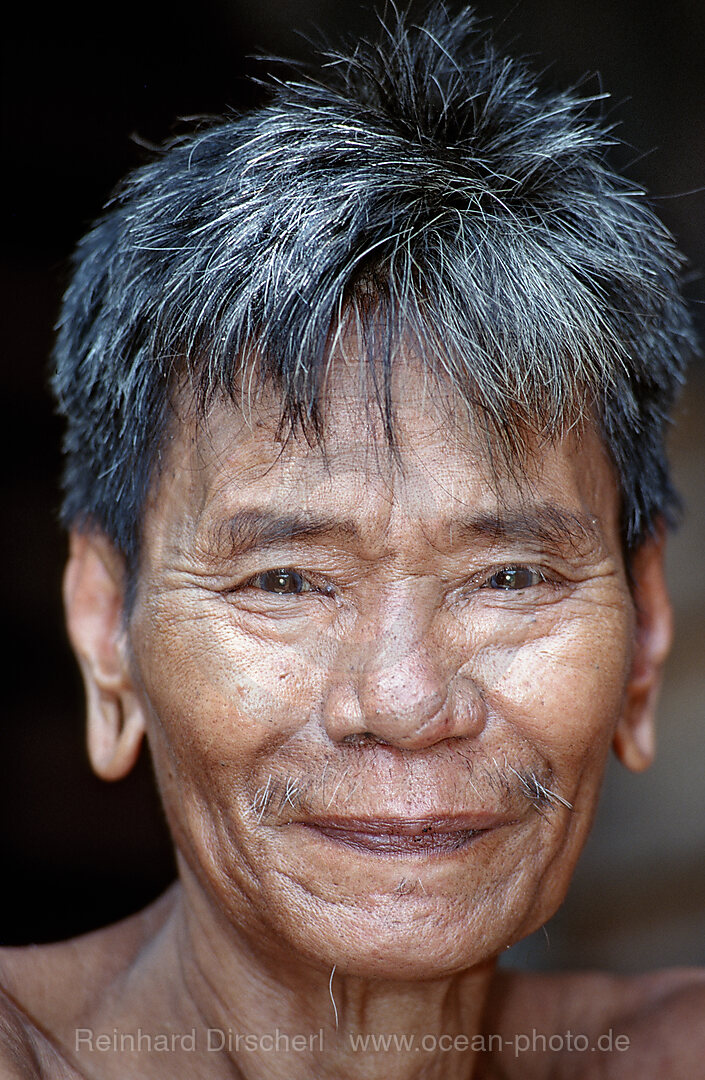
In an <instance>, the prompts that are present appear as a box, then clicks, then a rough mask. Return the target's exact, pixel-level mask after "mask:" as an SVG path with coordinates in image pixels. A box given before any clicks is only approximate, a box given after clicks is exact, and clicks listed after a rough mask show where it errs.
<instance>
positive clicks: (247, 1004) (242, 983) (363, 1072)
mask: <svg viewBox="0 0 705 1080" xmlns="http://www.w3.org/2000/svg"><path fill="white" fill-rule="evenodd" d="M169 923H170V925H169V926H168V927H165V932H164V934H163V939H164V946H165V947H167V948H168V949H169V951H170V953H171V955H174V954H176V955H177V956H178V958H179V963H178V972H176V971H174V978H173V981H172V982H171V985H170V987H169V995H170V997H171V1005H170V1012H169V1015H170V1017H171V1018H172V1023H173V1017H174V1016H175V1015H178V1016H179V1017H180V1018H183V1022H184V1023H185V1024H187V1025H188V1027H187V1030H191V1029H192V1028H193V1027H194V1026H195V1027H196V1028H197V1030H198V1031H199V1033H202V1034H200V1036H199V1039H198V1042H199V1043H200V1047H199V1049H200V1050H202V1051H206V1053H205V1054H204V1056H205V1058H206V1059H207V1067H208V1068H209V1069H210V1071H209V1072H207V1073H204V1074H203V1075H208V1076H210V1075H212V1076H213V1077H214V1078H215V1077H218V1076H219V1075H221V1074H222V1075H223V1076H225V1075H228V1076H231V1077H232V1076H233V1074H234V1075H236V1076H238V1077H242V1078H245V1080H250V1078H252V1080H254V1078H257V1080H264V1078H267V1080H277V1078H279V1077H281V1078H287V1080H299V1078H301V1080H303V1078H308V1077H310V1076H312V1075H315V1076H317V1077H320V1078H321V1080H326V1078H328V1077H330V1078H339V1077H341V1076H345V1077H346V1078H349V1080H356V1078H358V1077H360V1078H362V1077H364V1078H365V1080H375V1078H377V1077H380V1080H381V1078H385V1080H411V1078H413V1077H421V1076H423V1077H424V1078H432V1077H441V1076H442V1077H443V1078H444V1080H451V1078H460V1077H462V1078H464V1080H468V1078H470V1077H472V1076H473V1075H476V1070H475V1068H474V1066H475V1065H476V1064H477V1061H478V1059H479V1055H476V1054H475V1053H473V1050H472V1047H473V1036H474V1035H476V1034H478V1033H480V1032H481V1030H482V1017H483V1012H484V1010H485V1005H486V1001H487V997H488V994H489V990H490V984H491V981H492V976H493V971H494V962H488V963H487V964H485V965H482V966H481V967H478V968H473V969H470V970H469V971H464V972H462V973H459V974H454V975H450V976H448V977H445V978H442V979H437V980H424V981H418V982H411V981H399V980H395V979H394V978H392V977H390V978H383V977H375V978H373V979H371V978H364V977H362V976H360V975H355V974H349V973H346V972H345V971H342V970H338V969H337V968H334V969H331V970H325V969H322V968H321V967H318V966H316V965H315V964H314V963H313V962H307V961H306V960H305V959H303V958H302V957H300V956H297V957H295V958H288V957H286V956H283V955H281V954H278V955H277V954H275V953H274V952H272V951H267V952H264V953H263V952H259V951H255V950H254V949H253V948H252V947H251V945H250V944H249V943H248V941H247V940H245V939H244V938H243V936H242V935H241V934H240V933H239V932H238V931H237V930H236V929H234V928H233V927H232V926H231V925H230V924H229V923H227V922H226V921H225V920H223V919H221V918H220V917H219V916H218V915H217V914H216V913H214V912H213V910H212V908H211V906H210V904H209V903H208V901H207V900H205V898H204V897H203V894H201V893H200V891H199V890H198V889H195V890H194V889H189V888H188V887H187V889H186V890H183V889H182V890H181V891H180V892H179V894H178V899H177V900H176V902H175V904H174V907H173V909H172V912H171V914H170V916H169ZM162 970H163V969H162ZM172 970H173V968H172ZM162 979H163V976H162ZM177 987H178V989H177ZM175 994H176V995H177V996H178V1006H177V1005H176V1001H175V999H174V995H175ZM475 1045H476V1046H477V1045H478V1044H477V1042H476V1043H475ZM191 1064H192V1065H193V1061H192V1062H191ZM172 1075H174V1074H173V1072H172Z"/></svg>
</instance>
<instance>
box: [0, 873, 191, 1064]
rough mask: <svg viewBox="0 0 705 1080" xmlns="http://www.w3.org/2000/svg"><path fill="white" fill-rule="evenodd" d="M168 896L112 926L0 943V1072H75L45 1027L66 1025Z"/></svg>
mask: <svg viewBox="0 0 705 1080" xmlns="http://www.w3.org/2000/svg"><path fill="white" fill-rule="evenodd" d="M171 904H172V896H171V895H170V893H167V894H166V895H165V896H164V897H162V898H161V899H160V900H158V901H157V903H156V904H153V905H152V906H151V907H149V908H147V909H146V910H145V911H143V912H140V913H139V914H138V915H135V916H133V917H132V918H130V919H126V920H124V921H123V922H120V923H116V924H115V925H114V926H110V927H107V928H106V929H104V930H98V931H95V932H94V933H90V934H86V935H84V936H82V937H78V938H74V939H72V940H70V941H62V942H57V943H56V944H51V945H28V946H26V947H23V948H4V949H0V1075H1V1076H2V1077H3V1078H4V1077H5V1076H7V1077H8V1080H10V1078H11V1080H20V1078H21V1080H25V1078H27V1080H30V1078H31V1080H37V1078H40V1077H45V1076H46V1077H51V1078H52V1080H54V1078H56V1080H64V1077H66V1078H77V1077H79V1076H80V1075H81V1074H80V1073H79V1072H77V1071H76V1070H75V1069H74V1068H73V1067H72V1066H71V1064H70V1063H69V1061H68V1059H67V1058H66V1057H65V1056H64V1055H63V1053H62V1051H61V1048H60V1046H61V1041H60V1040H56V1039H55V1038H54V1037H53V1034H52V1033H55V1032H61V1031H62V1030H64V1029H67V1028H71V1027H72V1025H73V1024H74V1023H75V1022H76V1020H77V1019H78V1018H80V1017H81V1016H82V1015H83V1014H84V1013H85V1012H86V1010H87V1009H89V1008H90V1007H91V1005H92V1003H94V1002H95V1000H96V998H98V997H100V996H101V995H103V994H106V993H108V992H109V988H110V986H111V985H112V984H113V982H114V981H115V979H116V978H119V977H120V976H121V974H122V973H123V972H124V971H126V970H127V969H128V968H129V966H130V965H131V963H132V962H133V961H134V958H135V956H136V955H137V954H138V953H139V951H140V950H141V949H142V948H143V946H144V945H145V943H146V942H148V941H149V940H150V939H151V938H152V936H153V935H154V933H155V931H156V930H157V929H158V928H159V926H160V925H161V924H162V923H163V921H164V920H165V918H166V915H167V913H168V911H169V910H170V908H171Z"/></svg>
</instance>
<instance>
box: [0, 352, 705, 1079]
mask: <svg viewBox="0 0 705 1080" xmlns="http://www.w3.org/2000/svg"><path fill="white" fill-rule="evenodd" d="M357 385H358V384H357V381H356V378H355V372H354V371H350V370H349V368H348V366H347V364H346V363H345V362H344V361H343V360H342V359H340V360H338V361H337V362H336V364H335V365H334V368H333V372H332V376H331V390H330V400H329V410H328V414H327V415H328V417H329V419H328V421H327V432H326V448H325V455H324V454H323V453H322V451H321V449H320V448H318V447H315V446H311V445H309V444H308V443H307V442H306V441H305V440H296V439H295V440H291V441H289V442H285V443H284V442H282V441H281V439H280V438H278V435H277V410H276V402H274V401H273V400H272V401H267V400H266V399H264V398H263V399H262V400H261V401H260V402H259V404H258V405H257V407H256V408H255V409H254V410H253V413H252V415H251V416H250V417H249V418H248V419H247V420H245V419H244V418H243V417H241V416H240V415H238V414H236V413H235V412H234V411H233V409H232V407H231V406H226V405H225V404H224V403H217V404H216V405H215V406H214V407H213V410H212V413H211V416H210V419H209V424H208V425H207V427H204V426H203V425H200V426H198V425H196V424H195V423H194V421H193V420H192V419H191V418H189V414H188V410H187V409H186V408H184V412H183V416H181V417H180V418H178V417H177V418H175V423H174V428H173V438H172V439H171V442H170V445H169V448H168V450H167V452H166V454H165V459H164V462H163V465H162V468H161V471H160V474H159V476H158V478H157V479H156V480H155V483H154V487H153V490H152V492H151V495H150V498H149V502H148V506H147V508H146V512H145V518H144V529H143V547H142V554H141V563H140V568H139V578H138V583H137V590H136V598H135V601H134V604H133V606H132V607H131V609H130V611H129V612H126V611H125V603H124V601H125V574H124V567H123V565H122V560H121V558H120V556H119V554H118V553H117V552H116V551H115V550H114V549H113V547H112V546H111V544H110V543H109V541H108V540H107V539H106V538H105V537H104V536H102V535H101V534H100V533H98V532H90V531H85V532H83V533H76V534H75V535H74V536H73V538H72V545H71V555H70V560H69V564H68V568H67V574H66V585H65V596H66V607H67V622H68V628H69V633H70V636H71V639H72V642H73V645H74V649H75V651H76V654H77V656H78V659H79V663H80V665H81V669H82V672H83V676H84V680H85V683H86V693H87V702H88V745H89V751H90V755H91V759H92V762H93V766H94V768H95V769H96V771H97V772H98V774H99V775H101V776H103V777H105V778H106V779H117V778H119V777H121V776H123V775H125V774H126V773H127V772H128V771H129V770H130V768H131V767H132V765H133V764H134V762H135V760H136V758H137V755H138V753H139V751H140V745H141V743H142V740H143V738H145V737H146V739H147V740H148V741H149V745H150V751H151V754H152V757H153V760H154V767H155V774H156V777H157V782H158V785H159V789H160V793H161V797H162V801H163V804H164V807H165V811H166V814H167V818H168V821H169V826H170V829H171V833H172V836H173V839H174V843H175V847H176V851H177V859H178V865H179V881H178V883H177V884H176V885H175V886H174V887H173V888H172V889H171V890H170V891H169V892H168V893H167V894H166V895H165V896H164V897H162V898H161V899H160V900H159V901H158V902H157V903H156V904H155V905H153V906H152V907H151V908H149V909H147V910H146V911H144V912H142V913H141V914H139V915H137V916H135V917H134V918H132V919H129V920H127V921H126V922H124V923H120V924H118V925H116V926H113V927H110V928H108V929H106V930H102V931H99V932H97V933H94V934H91V935H89V936H87V937H84V938H80V939H77V940H75V941H70V942H66V943H61V944H58V945H52V946H41V947H36V948H29V949H16V950H15V949H11V950H5V951H4V952H3V953H2V954H1V955H0V982H1V983H2V985H3V987H4V996H3V999H2V1015H3V1022H4V1027H5V1030H6V1040H5V1045H4V1049H3V1051H2V1053H3V1054H4V1057H2V1058H0V1062H2V1075H3V1076H7V1077H17V1078H19V1077H32V1078H36V1077H52V1078H53V1077H57V1078H63V1077H83V1078H85V1080H110V1078H117V1077H120V1078H124V1077H126V1076H139V1077H140V1078H154V1080H157V1078H160V1077H161V1078H167V1077H168V1078H172V1080H173V1078H175V1077H181V1076H183V1077H188V1078H192V1077H196V1076H197V1077H199V1078H200V1077H203V1078H213V1080H218V1078H220V1077H222V1078H225V1077H230V1078H232V1077H242V1078H247V1080H250V1078H257V1080H277V1078H284V1077H287V1078H289V1080H299V1078H301V1080H303V1078H309V1077H311V1076H315V1077H317V1078H321V1080H327V1078H337V1080H340V1078H341V1077H345V1078H346V1080H357V1078H360V1080H362V1078H364V1080H376V1078H377V1077H379V1078H380V1080H421V1078H424V1080H427V1078H435V1077H438V1078H441V1077H442V1078H443V1080H455V1078H464V1080H470V1078H492V1077H494V1078H500V1077H510V1078H511V1077H518V1078H521V1080H531V1078H533V1077H537V1078H539V1077H551V1078H556V1077H564V1076H565V1077H570V1078H571V1080H574V1078H576V1077H578V1078H579V1077H612V1076H615V1077H625V1078H627V1077H634V1078H639V1080H645V1078H648V1077H654V1078H658V1080H663V1078H664V1077H668V1078H669V1080H674V1078H679V1077H683V1078H684V1080H685V1078H687V1080H692V1078H693V1077H697V1076H698V1075H703V1071H702V1069H703V1067H702V1061H703V1060H705V1042H704V1038H705V1037H704V1035H703V1031H704V1029H705V1025H704V1024H703V1022H702V1021H703V1017H704V1016H705V977H704V976H703V974H702V973H700V972H697V971H690V970H683V969H681V970H670V971H665V972H659V973H656V974H651V975H647V976H643V977H634V978H624V977H615V976H610V975H606V974H564V975H545V976H544V975H528V974H513V973H510V972H505V971H497V969H496V966H495V965H496V958H497V956H498V955H500V954H501V952H502V950H503V949H505V948H506V947H508V946H509V945H511V944H513V943H514V942H516V941H518V940H520V939H521V938H523V937H525V936H526V935H527V934H529V933H531V932H532V931H534V930H535V929H537V928H538V927H539V926H541V925H543V924H544V923H545V922H546V920H547V919H548V918H550V916H551V915H552V914H553V912H554V911H555V910H556V909H557V907H558V906H559V905H560V903H561V902H562V900H563V897H564V896H565V892H566V890H567V887H568V883H569V881H570V878H571V875H572V872H573V868H574V866H575V863H576V860H577V858H578V856H579V853H580V851H581V849H582V847H583V844H584V842H585V839H586V837H587V835H588V833H589V829H590V826H591V823H592V819H593V815H594V811H595V806H596V803H597V799H598V795H599V788H600V782H601V778H602V774H603V770H604V765H605V761H606V758H607V755H608V753H609V752H610V749H611V748H612V749H613V750H614V751H615V752H616V754H617V755H618V757H619V758H620V759H621V761H622V762H623V763H624V764H625V765H626V766H627V767H628V768H630V769H634V770H640V769H644V768H646V767H647V766H648V764H649V763H650V761H651V758H652V756H653V720H654V709H655V702H656V695H657V691H658V686H659V680H660V674H661V668H662V665H663V662H664V659H665V657H666V655H667V652H668V648H669V645H670V641H671V616H670V608H669V604H668V598H667V595H666V590H665V586H664V580H663V551H662V543H661V541H660V539H659V538H658V537H655V538H652V539H650V540H648V541H647V542H646V543H644V545H643V546H642V548H641V549H640V550H639V552H637V554H636V557H635V558H634V561H633V565H632V567H631V577H632V580H631V581H630V580H629V578H628V575H627V572H626V568H625V565H624V559H623V554H622V546H621V539H620V534H619V498H618V492H617V487H616V483H615V479H614V475H613V471H612V467H611V465H610V463H609V461H608V460H607V458H606V455H605V452H604V450H603V447H602V445H601V443H600V441H599V438H598V437H597V435H596V434H595V432H594V431H593V430H592V428H591V426H590V425H589V424H586V425H585V427H584V428H583V429H582V430H581V431H572V432H570V433H567V434H566V435H565V436H564V437H563V438H562V439H559V440H557V441H555V442H554V443H550V444H541V443H539V442H538V441H537V442H536V444H535V445H533V446H531V447H529V448H528V452H527V460H526V461H525V462H524V463H523V470H509V471H507V474H506V475H505V474H504V473H503V472H502V471H501V469H500V470H498V467H497V463H496V460H495V461H494V465H493V466H491V465H490V463H489V462H488V456H487V451H486V446H485V444H484V443H483V442H482V440H479V439H476V437H475V435H474V432H473V429H472V426H471V425H470V424H465V425H464V424H463V422H461V420H457V422H456V423H455V425H452V424H451V425H449V423H448V414H447V411H444V410H443V409H442V408H441V407H440V406H435V405H434V404H433V402H432V401H429V399H428V392H427V388H426V386H425V383H424V378H423V374H422V372H421V371H420V369H419V368H418V367H417V366H416V365H415V363H414V361H413V358H408V362H407V364H406V365H405V366H403V367H402V368H400V369H399V371H398V372H397V374H396V375H395V383H394V386H393V392H394V399H395V402H396V409H397V421H398V429H399V430H398V436H399V455H398V456H397V457H396V458H394V457H393V456H392V455H390V454H389V453H388V452H387V450H386V447H385V445H384V439H383V435H382V433H381V431H379V430H376V427H375V423H374V421H372V422H371V421H370V418H369V415H368V410H366V409H365V408H364V405H363V404H361V403H360V401H359V400H358V398H357V396H356V394H357ZM209 1029H211V1030H223V1031H233V1032H239V1033H251V1034H253V1035H254V1036H256V1037H258V1038H259V1037H261V1036H262V1035H265V1034H266V1033H271V1032H274V1031H275V1029H278V1030H279V1031H280V1032H282V1033H286V1034H288V1035H290V1036H292V1037H293V1036H294V1035H296V1034H299V1035H302V1036H303V1035H305V1036H306V1037H307V1038H310V1043H309V1044H308V1045H307V1047H306V1048H301V1049H297V1050H289V1051H286V1050H280V1051H278V1052H276V1051H272V1050H271V1049H269V1048H268V1047H267V1046H265V1045H264V1043H261V1044H260V1043H258V1044H257V1045H255V1046H253V1047H252V1048H242V1047H240V1048H231V1047H228V1046H227V1045H226V1046H224V1047H222V1048H219V1049H212V1048H209V1046H208V1030H209ZM138 1030H139V1031H141V1032H142V1033H147V1034H148V1035H151V1036H155V1035H156V1034H158V1033H161V1035H162V1036H166V1035H169V1036H170V1037H171V1036H173V1037H174V1038H175V1042H174V1044H173V1045H172V1047H171V1049H169V1050H158V1049H153V1050H151V1051H146V1050H144V1049H136V1050H134V1051H133V1050H131V1049H130V1048H129V1046H128V1048H127V1049H125V1048H123V1049H116V1048H108V1049H101V1048H100V1046H105V1045H107V1043H110V1040H111V1039H113V1038H116V1037H118V1036H120V1035H124V1034H125V1033H127V1034H129V1033H133V1034H136V1033H137V1032H138ZM532 1032H535V1033H538V1034H544V1035H545V1036H546V1037H550V1036H556V1037H563V1040H564V1042H563V1044H561V1045H560V1046H558V1044H557V1042H556V1039H555V1038H554V1042H553V1045H552V1046H551V1047H548V1048H547V1049H546V1050H545V1051H543V1050H542V1049H540V1048H539V1049H533V1050H532V1049H528V1048H526V1049H521V1050H520V1052H518V1047H523V1045H524V1044H523V1043H522V1042H519V1043H517V1041H516V1040H517V1038H518V1037H519V1036H524V1037H526V1035H527V1034H528V1035H529V1036H530V1035H531V1033H532ZM568 1032H570V1033H571V1034H572V1036H573V1037H575V1036H576V1035H579V1036H580V1037H581V1043H580V1045H581V1046H583V1045H584V1044H583V1042H582V1040H583V1039H586V1040H587V1042H588V1047H587V1049H583V1050H579V1049H578V1050H576V1049H575V1048H571V1047H570V1046H569V1045H566V1039H567V1033H568ZM610 1032H611V1033H612V1039H613V1040H614V1038H616V1037H619V1038H620V1044H619V1047H615V1046H614V1045H611V1046H607V1045H606V1043H605V1042H604V1041H602V1042H598V1040H600V1038H601V1037H603V1036H606V1035H607V1034H608V1033H610ZM86 1033H89V1034H86ZM394 1033H397V1034H400V1033H403V1034H405V1035H406V1036H407V1037H409V1038H411V1037H413V1038H414V1039H416V1043H415V1044H411V1046H410V1048H407V1049H405V1048H404V1047H403V1046H402V1047H398V1046H397V1047H392V1048H390V1049H388V1050H386V1051H385V1050H377V1051H375V1050H372V1049H370V1048H369V1047H368V1049H367V1050H366V1051H362V1050H360V1049H355V1042H354V1040H355V1039H356V1038H357V1037H358V1036H360V1035H363V1036H364V1035H365V1034H374V1035H376V1036H384V1035H393V1034H394ZM188 1034H192V1036H193V1044H192V1043H191V1042H189V1041H188V1040H187V1042H186V1043H185V1044H184V1043H180V1041H179V1040H180V1039H181V1038H182V1036H185V1035H188ZM100 1036H102V1037H103V1041H102V1043H100V1044H99V1043H98V1040H99V1038H100ZM491 1037H493V1038H492V1039H491ZM500 1038H501V1040H502V1043H501V1049H500V1048H499V1042H500ZM424 1039H425V1042H424V1043H423V1048H422V1049H421V1050H419V1049H417V1047H418V1046H419V1045H420V1044H421V1041H422V1040H424ZM106 1040H107V1043H106ZM434 1040H435V1045H437V1046H442V1047H443V1049H440V1050H438V1049H436V1050H435V1051H434V1050H431V1049H428V1047H429V1046H430V1045H431V1044H432V1043H433V1041H434ZM448 1040H451V1041H450V1042H449V1041H448ZM299 1045H300V1044H299ZM448 1047H450V1049H447V1048H448ZM592 1047H594V1049H592ZM698 1070H700V1071H698Z"/></svg>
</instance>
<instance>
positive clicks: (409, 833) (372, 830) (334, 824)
mask: <svg viewBox="0 0 705 1080" xmlns="http://www.w3.org/2000/svg"><path fill="white" fill-rule="evenodd" d="M298 824H299V825H303V826H304V827H305V828H307V829H310V830H312V831H314V832H316V833H318V834H319V835H322V836H324V837H326V838H327V839H329V840H332V841H333V842H334V843H339V844H344V845H345V846H347V847H351V848H356V849H357V850H358V851H366V852H369V853H371V854H375V855H413V856H416V857H419V856H428V855H442V854H452V853H453V852H456V851H460V850H462V849H463V848H465V847H467V846H468V845H469V844H470V843H471V842H472V841H473V840H475V839H476V838H477V837H479V836H482V835H483V834H484V833H487V832H490V831H491V830H493V829H497V828H499V827H501V826H502V825H509V824H511V822H510V821H509V820H508V819H507V818H506V817H499V816H497V815H496V814H490V813H485V812H482V813H475V814H465V815H459V816H441V817H439V816H434V817H421V818H408V817H405V818H403V819H401V818H348V817H346V818H338V817H325V818H313V819H308V820H305V821H300V822H298Z"/></svg>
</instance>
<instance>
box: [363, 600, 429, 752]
mask: <svg viewBox="0 0 705 1080" xmlns="http://www.w3.org/2000/svg"><path fill="white" fill-rule="evenodd" d="M423 591H424V590H423V588H422V587H419V588H418V589H414V587H413V585H412V587H411V588H407V589H404V590H400V591H399V592H398V593H396V594H395V595H394V596H388V597H387V598H386V600H385V602H384V603H383V604H382V605H381V606H380V610H379V612H378V615H377V618H376V619H374V620H373V623H372V626H371V627H370V632H369V633H368V636H367V640H366V641H363V642H359V643H358V656H357V658H356V660H357V662H356V664H355V672H356V682H357V686H356V690H357V697H358V700H359V705H360V710H361V713H362V718H363V720H364V723H365V725H366V729H367V731H369V732H370V733H372V734H374V735H377V736H378V737H380V738H383V739H385V740H386V741H390V742H396V741H405V740H408V739H414V738H415V737H416V736H417V735H418V734H419V733H420V732H421V731H422V730H424V729H425V728H426V727H427V726H428V724H429V723H430V722H431V721H432V720H433V719H434V717H437V716H438V715H439V714H440V713H441V712H442V711H443V709H444V705H445V703H446V698H447V694H448V671H447V658H444V657H442V655H441V650H439V649H438V648H437V647H436V645H435V642H434V640H433V614H432V610H429V608H430V605H428V604H425V603H424V599H425V598H424V597H423V595H422V594H423ZM419 594H421V595H419Z"/></svg>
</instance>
